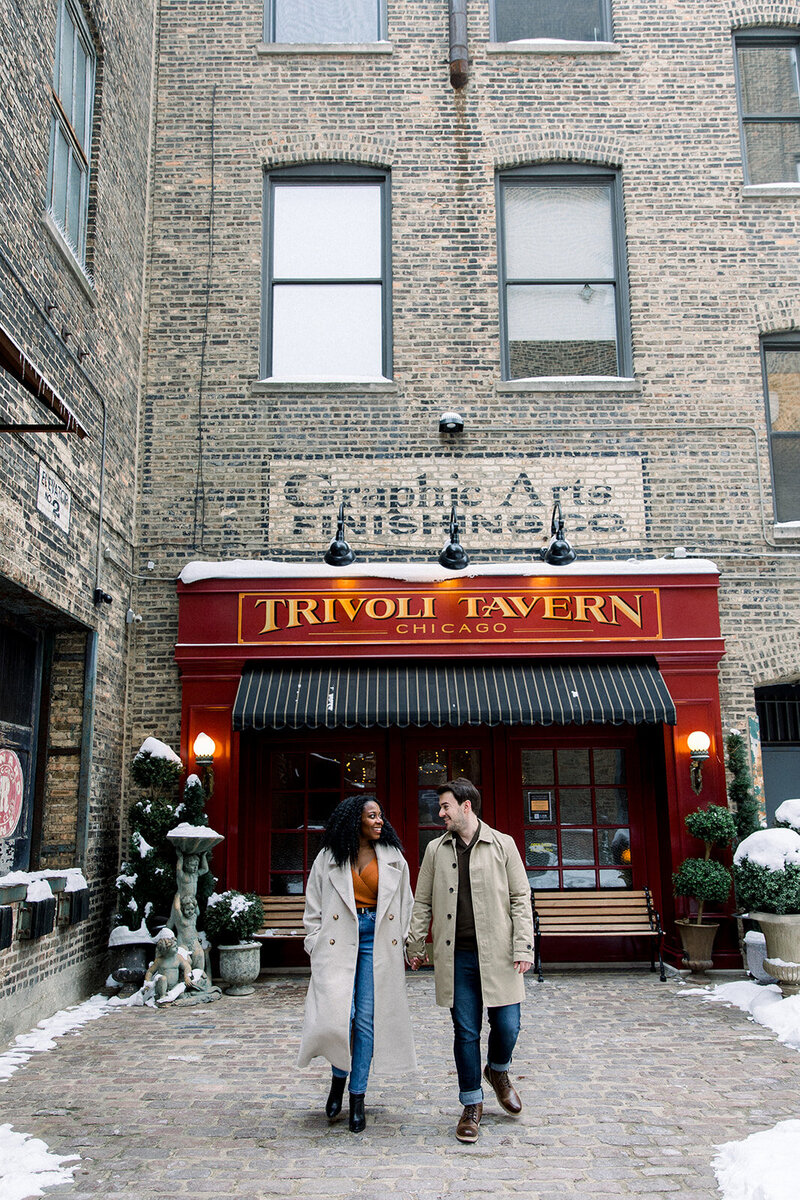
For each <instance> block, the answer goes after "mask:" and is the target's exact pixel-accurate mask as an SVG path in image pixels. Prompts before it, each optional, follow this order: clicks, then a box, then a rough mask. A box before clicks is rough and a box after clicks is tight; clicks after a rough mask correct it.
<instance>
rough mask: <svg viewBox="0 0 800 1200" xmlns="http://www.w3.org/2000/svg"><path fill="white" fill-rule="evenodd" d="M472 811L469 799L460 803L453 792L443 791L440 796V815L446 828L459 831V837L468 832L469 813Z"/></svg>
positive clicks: (453, 831)
mask: <svg viewBox="0 0 800 1200" xmlns="http://www.w3.org/2000/svg"><path fill="white" fill-rule="evenodd" d="M471 811H472V805H471V804H470V802H469V800H465V801H464V803H463V804H459V803H458V801H457V800H456V798H455V796H454V795H453V793H452V792H442V794H441V796H440V797H439V816H440V817H441V819H442V820H443V821H444V825H445V829H447V830H448V832H450V833H457V834H458V835H459V837H460V836H461V835H462V834H463V833H466V830H467V814H468V813H470V812H471Z"/></svg>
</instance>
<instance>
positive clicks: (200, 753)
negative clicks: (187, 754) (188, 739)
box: [192, 733, 217, 762]
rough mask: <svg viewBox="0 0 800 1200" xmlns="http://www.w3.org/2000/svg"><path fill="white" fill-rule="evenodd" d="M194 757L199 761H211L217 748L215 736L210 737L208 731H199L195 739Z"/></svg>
mask: <svg viewBox="0 0 800 1200" xmlns="http://www.w3.org/2000/svg"><path fill="white" fill-rule="evenodd" d="M192 749H193V750H194V757H195V759H196V760H197V762H200V761H203V760H204V761H206V762H211V761H212V760H213V758H214V753H215V751H216V749H217V744H216V742H215V741H214V739H213V738H210V737H209V736H208V734H207V733H198V735H197V737H196V738H195V739H194V745H193V747H192Z"/></svg>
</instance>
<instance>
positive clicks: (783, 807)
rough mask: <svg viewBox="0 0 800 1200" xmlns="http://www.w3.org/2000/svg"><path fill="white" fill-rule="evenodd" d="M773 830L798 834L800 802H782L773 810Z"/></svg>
mask: <svg viewBox="0 0 800 1200" xmlns="http://www.w3.org/2000/svg"><path fill="white" fill-rule="evenodd" d="M775 828H776V829H793V830H794V831H795V833H800V800H784V802H783V804H780V805H778V807H777V808H776V810H775Z"/></svg>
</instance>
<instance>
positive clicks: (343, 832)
mask: <svg viewBox="0 0 800 1200" xmlns="http://www.w3.org/2000/svg"><path fill="white" fill-rule="evenodd" d="M370 800H375V803H376V804H378V801H377V800H376V799H375V797H374V796H347V797H346V798H345V799H344V800H342V802H341V804H337V806H336V808H335V809H334V810H333V812H332V813H331V815H330V818H329V820H328V824H327V825H326V826H325V833H324V834H323V837H322V845H323V846H324V847H325V848H326V849H328V850H330V852H331V854H332V855H333V857H334V860H335V862H336V865H337V867H343V866H344V865H345V863H354V862H355V861H356V859H357V858H358V848H359V835H360V832H361V813H362V812H363V811H364V805H365V804H368V803H369V802H370ZM378 807H379V808H380V810H381V815H382V816H383V829H382V830H381V836H380V837H379V838H378V841H379V842H380V844H381V845H382V846H394V848H395V850H399V851H400V852H401V854H402V852H403V846H402V843H401V841H400V838H399V837H398V836H397V834H396V833H395V831H394V830H393V829H392V827H391V825H390V824H389V822H388V821H387V820H386V815H385V813H384V811H383V807H382V806H381V805H380V804H378Z"/></svg>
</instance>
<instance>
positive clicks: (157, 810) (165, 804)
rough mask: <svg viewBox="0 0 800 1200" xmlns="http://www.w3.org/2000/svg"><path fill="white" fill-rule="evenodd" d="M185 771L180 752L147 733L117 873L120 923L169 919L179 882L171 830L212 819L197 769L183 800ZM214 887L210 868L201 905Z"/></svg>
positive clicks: (136, 764)
mask: <svg viewBox="0 0 800 1200" xmlns="http://www.w3.org/2000/svg"><path fill="white" fill-rule="evenodd" d="M182 773H183V763H182V762H181V760H180V758H179V757H178V755H177V754H176V753H175V751H174V750H172V748H171V747H170V746H168V745H167V744H166V743H165V742H160V741H159V740H158V739H157V738H152V737H150V738H146V739H145V741H144V742H143V743H142V746H141V748H140V749H139V751H138V753H137V754H136V756H135V757H134V760H133V766H132V768H131V775H132V776H133V780H134V783H136V784H137V786H138V787H139V788H140V789H141V791H142V793H143V794H142V795H141V796H140V797H139V798H138V799H137V800H135V801H134V802H133V804H132V805H131V807H130V812H129V817H128V823H129V829H130V842H129V849H130V853H129V857H128V858H127V859H126V861H125V862H123V863H122V865H121V867H120V873H119V875H118V877H117V896H118V900H117V912H116V914H115V916H114V924H115V925H127V926H128V928H130V929H136V928H138V927H139V926H140V925H141V922H142V921H145V922H146V924H147V926H148V928H149V929H150V932H151V933H153V932H155V931H156V929H157V927H158V925H159V924H163V922H164V921H165V920H166V919H167V916H168V914H169V911H170V907H171V905H172V898H173V896H174V895H175V886H176V884H175V849H174V847H173V846H172V844H171V843H170V842H169V841H167V833H168V832H169V831H170V830H171V829H173V828H174V826H176V825H177V824H178V822H179V821H186V822H188V823H189V824H190V825H207V824H208V819H207V817H206V812H205V793H204V792H203V787H202V784H201V783H200V780H199V779H198V778H197V776H196V775H190V776H189V778H188V779H187V780H186V786H185V788H184V793H183V800H182V801H179V800H178V782H179V780H180V777H181V775H182ZM213 887H214V880H213V878H212V877H211V875H210V873H209V874H206V875H201V876H200V879H199V882H198V889H197V892H198V895H197V898H198V901H199V903H200V908H201V911H202V908H203V904H204V901H205V900H206V897H207V896H208V895H209V893H210V892H211V891H212V890H213ZM156 918H160V920H157V919H156Z"/></svg>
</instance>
